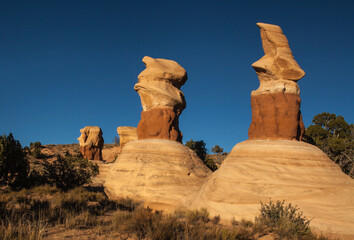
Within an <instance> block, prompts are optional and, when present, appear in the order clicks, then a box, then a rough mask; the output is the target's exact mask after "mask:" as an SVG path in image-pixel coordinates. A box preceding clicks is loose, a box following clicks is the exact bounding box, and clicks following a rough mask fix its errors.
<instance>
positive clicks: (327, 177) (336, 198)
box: [186, 24, 354, 239]
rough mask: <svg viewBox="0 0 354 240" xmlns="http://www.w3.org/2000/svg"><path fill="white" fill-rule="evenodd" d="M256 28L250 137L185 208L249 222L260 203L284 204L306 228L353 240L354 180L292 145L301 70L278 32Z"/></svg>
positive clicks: (316, 152)
mask: <svg viewBox="0 0 354 240" xmlns="http://www.w3.org/2000/svg"><path fill="white" fill-rule="evenodd" d="M258 26H259V27H260V28H261V36H262V40H263V45H264V49H265V52H266V57H264V59H265V60H266V61H265V62H263V63H262V61H263V60H262V59H261V60H260V61H259V62H260V63H259V62H257V63H255V64H254V65H256V67H255V68H256V71H257V73H258V75H259V78H260V81H261V86H260V88H259V89H258V90H257V91H254V92H252V101H253V102H252V125H251V129H250V135H249V138H250V140H247V141H244V142H241V143H239V144H237V145H236V146H235V147H234V148H233V149H232V151H231V152H230V154H229V155H228V156H227V158H226V159H225V160H224V162H223V163H222V164H221V166H220V168H219V169H218V170H216V171H215V172H213V174H212V175H211V177H209V178H208V179H207V181H206V183H205V184H204V185H203V186H202V188H201V189H200V190H199V192H198V193H197V194H196V195H195V196H191V197H190V200H189V201H187V203H186V204H187V205H188V204H189V206H190V208H192V209H193V208H199V207H206V208H207V209H208V210H209V212H210V214H211V215H220V217H221V218H222V219H225V220H230V219H232V218H233V217H234V218H236V219H238V220H239V219H242V218H246V219H250V220H253V219H254V217H255V216H257V215H258V214H259V208H260V202H263V203H268V202H269V199H272V200H273V201H276V200H280V201H282V200H285V202H286V203H292V204H293V205H297V206H298V207H299V208H300V210H301V211H303V213H304V215H305V216H306V217H308V218H309V219H312V221H311V227H314V228H315V229H317V230H319V231H322V232H325V233H335V234H340V238H341V239H353V237H354V233H353V229H354V180H353V179H351V178H350V177H349V176H347V175H345V174H344V173H343V172H342V171H341V169H340V168H339V167H338V166H337V165H336V164H335V163H334V162H333V161H332V160H330V159H329V158H328V157H327V155H326V154H325V153H323V152H322V151H321V150H320V149H318V148H317V147H315V146H313V145H310V144H307V143H304V142H300V141H293V140H292V139H296V138H297V137H299V135H296V132H297V131H296V130H298V128H299V124H300V123H301V115H299V114H300V113H299V106H300V98H299V95H298V93H299V90H298V86H297V84H296V82H295V81H296V80H298V79H299V78H300V77H302V76H303V75H304V73H303V72H302V71H301V69H300V68H299V67H298V66H297V64H296V62H295V60H293V58H292V55H291V52H290V49H289V48H288V44H287V41H286V38H285V36H284V35H283V34H282V33H281V30H280V28H279V27H278V26H274V25H269V24H258ZM274 46H277V47H274ZM283 48H284V49H283ZM284 52H287V54H286V56H287V57H286V58H285V57H284V54H283V53H284ZM270 53H271V56H269V57H268V56H267V55H269V54H270ZM269 59H270V60H271V61H269ZM277 59H278V60H277ZM279 59H281V60H279ZM284 59H285V60H284ZM273 60H274V61H273ZM277 62H278V63H277ZM279 62H280V64H279ZM285 63H286V64H287V66H288V67H289V69H288V70H287V69H286V68H285V67H284V66H285V65H286V64H285ZM262 66H263V67H262ZM261 68H262V69H264V71H262V70H261ZM291 69H292V70H291ZM290 70H291V71H290ZM279 82H281V85H279V86H282V87H279V91H278V87H277V86H278V85H277V84H278V83H279ZM274 86H276V87H274ZM289 92H290V93H289ZM277 94H278V95H277ZM282 99H283V100H282ZM255 108H256V110H255ZM287 128H289V129H287ZM257 131H259V133H257ZM257 134H258V135H257ZM253 139H255V140H253Z"/></svg>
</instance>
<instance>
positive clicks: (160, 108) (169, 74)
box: [134, 57, 187, 142]
mask: <svg viewBox="0 0 354 240" xmlns="http://www.w3.org/2000/svg"><path fill="white" fill-rule="evenodd" d="M143 62H144V63H145V65H146V69H145V70H144V71H142V72H141V73H140V75H139V76H138V83H137V84H136V85H135V86H134V89H135V91H137V92H138V94H139V96H140V98H141V104H142V107H143V111H142V113H141V120H140V122H139V124H138V128H137V132H138V139H139V140H143V139H168V140H173V141H178V142H182V133H181V132H180V130H179V124H178V118H179V115H180V114H181V113H182V111H183V109H184V108H185V107H186V101H185V99H184V94H183V93H182V91H181V90H180V88H181V86H182V85H183V84H184V83H185V82H186V81H187V72H186V70H184V68H183V67H181V66H180V65H179V64H178V63H176V62H175V61H172V60H166V59H154V58H151V57H144V58H143Z"/></svg>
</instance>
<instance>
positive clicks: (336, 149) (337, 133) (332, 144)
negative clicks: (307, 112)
mask: <svg viewBox="0 0 354 240" xmlns="http://www.w3.org/2000/svg"><path fill="white" fill-rule="evenodd" d="M312 123H313V124H312V125H310V126H308V128H307V129H306V131H305V135H304V136H303V138H302V140H303V141H304V142H307V143H310V144H313V145H315V146H317V147H318V148H320V149H321V150H322V151H323V152H325V153H326V154H327V155H328V157H329V158H330V159H332V160H333V161H334V162H335V163H336V164H338V165H339V166H340V168H341V169H342V171H343V172H344V173H345V174H348V175H349V176H351V177H352V178H354V160H353V159H354V141H353V140H354V125H353V124H348V123H347V122H346V121H345V119H344V118H343V117H342V116H337V115H335V114H333V113H321V114H317V115H316V116H314V118H313V120H312Z"/></svg>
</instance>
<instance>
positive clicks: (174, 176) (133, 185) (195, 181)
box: [104, 57, 211, 212]
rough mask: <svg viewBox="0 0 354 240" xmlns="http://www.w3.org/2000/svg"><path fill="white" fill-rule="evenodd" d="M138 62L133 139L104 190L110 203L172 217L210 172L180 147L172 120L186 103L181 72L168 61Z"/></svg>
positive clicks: (174, 121) (173, 120) (146, 60)
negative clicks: (120, 201) (128, 201)
mask: <svg viewBox="0 0 354 240" xmlns="http://www.w3.org/2000/svg"><path fill="white" fill-rule="evenodd" d="M143 62H144V63H145V64H146V69H145V70H144V71H143V72H142V73H141V74H140V75H139V83H137V84H136V85H135V88H134V89H135V90H136V91H137V92H138V93H139V95H140V98H141V103H142V105H143V112H142V114H141V120H140V122H139V125H138V128H137V134H138V140H137V141H129V142H128V143H125V145H124V147H123V148H122V151H121V153H120V154H119V155H118V158H117V160H116V162H115V163H114V165H113V167H112V168H111V169H110V170H109V172H108V173H107V176H106V179H105V182H104V187H105V192H106V193H107V195H108V196H109V197H110V198H112V199H116V198H121V197H129V198H132V199H135V200H139V201H142V202H144V205H145V206H149V207H150V208H152V209H154V210H163V211H165V212H173V211H174V210H176V209H180V208H186V206H185V202H186V201H187V200H188V199H189V197H190V196H191V195H194V194H195V193H196V192H197V191H198V190H199V189H200V187H201V186H202V185H203V183H204V182H205V180H206V178H207V177H208V176H209V175H210V174H211V171H210V170H209V169H208V168H207V167H206V166H205V165H204V164H203V162H202V161H201V160H200V159H199V158H198V156H197V155H196V154H195V153H194V152H193V151H192V150H191V149H189V148H188V147H186V146H184V145H182V144H181V143H180V141H181V140H182V134H181V133H180V131H179V129H178V116H179V115H180V114H181V112H182V111H183V109H184V108H185V106H186V103H185V100H184V96H183V93H182V92H181V91H180V90H179V88H180V87H181V86H182V85H183V84H184V83H185V81H186V80H187V74H186V71H185V70H184V69H183V68H182V67H181V66H180V65H178V64H177V63H176V62H174V61H171V60H165V59H153V58H150V57H144V59H143ZM122 130H126V129H122ZM131 131H133V130H131ZM121 132H122V131H121V129H120V128H118V133H119V135H121ZM123 132H124V131H123ZM131 135H133V134H131ZM121 139H122V135H121Z"/></svg>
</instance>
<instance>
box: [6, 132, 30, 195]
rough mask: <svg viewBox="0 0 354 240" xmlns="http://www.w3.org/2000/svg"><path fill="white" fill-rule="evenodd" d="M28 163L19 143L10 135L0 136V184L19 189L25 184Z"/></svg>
mask: <svg viewBox="0 0 354 240" xmlns="http://www.w3.org/2000/svg"><path fill="white" fill-rule="evenodd" d="M28 172H29V162H28V160H27V159H26V158H25V154H24V152H23V150H22V147H21V144H20V142H19V141H17V140H15V139H14V137H13V136H12V133H10V134H9V135H8V136H6V135H4V136H0V184H2V185H9V186H11V187H12V188H21V187H23V185H24V184H25V182H26V178H27V175H28Z"/></svg>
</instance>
